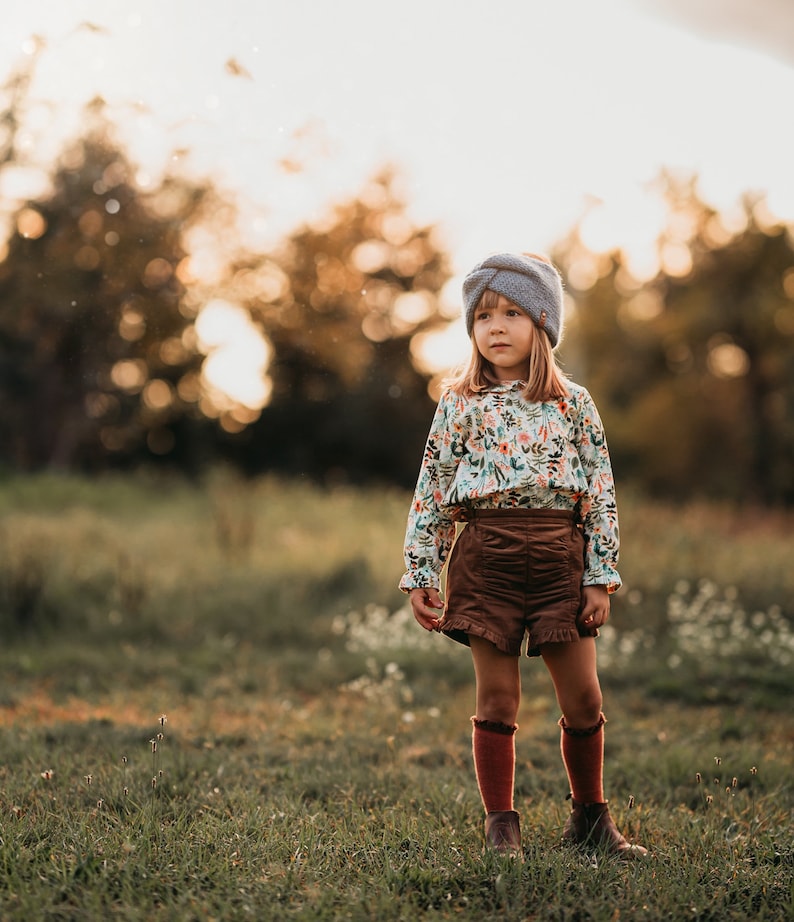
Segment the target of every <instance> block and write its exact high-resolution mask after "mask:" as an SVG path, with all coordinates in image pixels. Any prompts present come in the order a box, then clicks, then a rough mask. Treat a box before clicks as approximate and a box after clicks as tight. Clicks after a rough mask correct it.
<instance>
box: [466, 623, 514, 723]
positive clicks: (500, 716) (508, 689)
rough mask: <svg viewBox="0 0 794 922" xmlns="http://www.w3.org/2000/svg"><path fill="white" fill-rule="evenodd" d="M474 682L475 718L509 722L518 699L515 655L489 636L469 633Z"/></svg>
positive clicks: (512, 719) (511, 719) (511, 721)
mask: <svg viewBox="0 0 794 922" xmlns="http://www.w3.org/2000/svg"><path fill="white" fill-rule="evenodd" d="M469 641H470V643H471V657H472V660H473V661H474V678H475V680H476V683H477V719H478V720H489V721H495V722H497V723H501V724H506V725H507V726H512V725H513V724H515V722H516V718H517V717H518V707H519V705H520V703H521V673H520V672H519V668H518V657H517V656H510V655H509V654H508V653H502V651H501V650H499V649H497V648H496V647H495V646H494V645H493V644H492V643H491V642H490V641H489V640H484V639H483V638H482V637H475V636H474V635H469Z"/></svg>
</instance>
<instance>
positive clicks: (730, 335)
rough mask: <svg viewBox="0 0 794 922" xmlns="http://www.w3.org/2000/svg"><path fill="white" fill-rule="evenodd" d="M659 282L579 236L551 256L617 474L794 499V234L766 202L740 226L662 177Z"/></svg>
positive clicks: (669, 486) (683, 184) (652, 483)
mask: <svg viewBox="0 0 794 922" xmlns="http://www.w3.org/2000/svg"><path fill="white" fill-rule="evenodd" d="M664 184H665V197H666V200H667V202H668V206H669V219H668V225H667V227H666V229H665V231H664V232H663V233H662V235H661V236H660V238H659V242H658V248H659V263H660V269H659V272H658V274H657V275H656V277H655V278H654V279H652V280H651V281H649V282H647V283H645V284H643V283H641V282H639V281H637V280H636V279H634V278H633V277H632V275H631V272H630V270H629V261H628V260H627V258H626V256H625V254H623V253H622V252H620V251H616V252H612V253H607V254H594V253H591V252H589V251H588V250H587V248H586V247H585V246H584V245H583V243H582V241H581V236H580V234H579V231H578V229H575V230H574V232H572V234H571V235H570V236H569V238H568V239H567V240H565V241H563V242H562V243H561V244H560V246H559V247H558V248H557V250H556V251H555V254H554V256H555V260H556V261H557V263H558V265H560V266H561V267H562V268H563V271H564V274H565V275H566V277H567V286H568V289H569V291H570V292H571V294H572V296H573V298H574V301H575V303H576V309H575V312H574V315H573V318H572V321H571V323H570V325H569V329H568V331H567V333H566V341H565V345H564V353H563V354H564V355H565V356H566V357H567V358H568V361H569V364H571V365H572V366H573V367H574V368H575V369H576V373H577V374H580V375H581V377H582V379H583V380H584V381H586V382H587V384H588V386H589V387H590V388H591V390H592V392H593V395H594V397H595V398H596V400H597V402H598V403H599V406H600V409H601V412H602V415H603V416H604V418H605V421H606V423H607V429H608V432H609V436H610V447H611V450H612V454H613V457H614V461H615V466H616V470H617V472H618V475H619V476H622V477H624V478H626V479H628V480H632V481H634V482H636V483H638V484H639V485H641V486H642V487H644V488H646V489H649V490H651V491H653V492H655V493H657V494H660V495H664V496H667V497H675V498H683V497H686V496H691V495H697V494H702V495H706V496H712V497H722V498H730V499H735V500H745V501H754V502H762V503H766V504H779V503H785V504H793V503H794V229H792V228H791V227H787V226H785V225H784V224H782V223H780V222H778V221H777V220H775V219H774V218H773V217H772V216H771V215H770V214H769V212H768V210H767V208H766V205H765V202H764V200H763V199H761V198H757V197H756V198H752V197H746V198H745V200H744V202H743V204H742V209H741V211H742V214H741V216H740V220H739V221H738V222H737V221H736V218H735V217H734V219H733V221H732V222H731V223H730V225H729V223H728V221H727V219H726V218H725V217H724V216H722V215H720V214H719V213H718V212H716V211H715V210H714V209H713V208H711V207H709V206H708V205H707V204H705V203H704V202H703V201H701V200H700V198H699V196H698V194H697V191H696V185H695V180H694V179H693V178H690V179H688V180H686V181H680V180H679V181H674V180H673V179H671V178H670V177H666V178H664Z"/></svg>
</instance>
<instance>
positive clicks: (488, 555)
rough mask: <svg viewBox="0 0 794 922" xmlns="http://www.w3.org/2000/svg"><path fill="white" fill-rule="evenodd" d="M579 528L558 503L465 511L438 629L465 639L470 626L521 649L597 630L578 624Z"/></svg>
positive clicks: (502, 645)
mask: <svg viewBox="0 0 794 922" xmlns="http://www.w3.org/2000/svg"><path fill="white" fill-rule="evenodd" d="M583 574H584V536H583V534H582V530H581V528H580V527H579V525H578V524H577V519H576V515H575V514H574V513H573V512H566V511H564V510H560V509H485V510H478V511H475V512H473V513H471V515H470V517H469V521H468V524H467V525H466V527H465V528H464V529H463V530H462V531H461V532H460V534H459V535H458V538H457V541H456V542H455V546H454V547H453V549H452V554H451V557H450V560H449V566H448V568H447V585H446V596H447V603H446V610H445V613H444V620H443V621H442V624H441V630H442V632H443V633H444V634H447V635H448V636H449V637H451V638H452V639H453V640H457V641H458V642H459V643H463V644H466V645H467V646H469V634H474V635H476V636H478V637H484V638H486V639H487V640H490V641H491V642H492V643H493V644H495V645H496V647H498V649H500V650H502V651H503V652H504V653H509V654H511V655H513V656H520V654H521V648H522V645H523V643H524V637H525V635H528V636H527V650H526V652H527V656H539V655H540V647H541V645H542V644H545V643H564V642H569V641H577V640H579V638H580V637H594V636H598V631H597V630H596V629H595V628H583V629H580V628H579V627H578V626H577V624H576V617H577V615H578V614H579V608H580V605H581V600H582V576H583Z"/></svg>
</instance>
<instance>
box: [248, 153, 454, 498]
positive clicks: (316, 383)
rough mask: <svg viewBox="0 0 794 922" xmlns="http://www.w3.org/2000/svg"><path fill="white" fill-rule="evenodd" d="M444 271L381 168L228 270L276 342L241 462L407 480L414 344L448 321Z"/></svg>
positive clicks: (430, 239) (411, 473) (413, 454)
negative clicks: (268, 393)
mask: <svg viewBox="0 0 794 922" xmlns="http://www.w3.org/2000/svg"><path fill="white" fill-rule="evenodd" d="M449 275H450V272H449V268H448V260H447V257H446V256H445V254H444V253H443V252H442V251H441V250H440V249H439V244H438V241H437V239H436V234H435V232H434V230H433V228H432V227H416V226H415V225H414V224H413V223H412V222H411V220H410V219H409V217H408V215H407V214H406V206H405V203H404V202H402V200H401V199H400V197H399V195H398V194H397V192H396V191H395V176H394V174H393V172H391V171H386V172H384V173H383V174H381V175H380V176H377V177H375V178H373V179H372V180H371V181H370V182H369V183H367V184H366V185H365V187H364V188H363V189H362V191H361V193H360V194H359V195H358V196H357V197H356V198H355V199H353V200H352V201H348V202H345V203H343V204H340V205H338V206H336V207H335V208H334V209H333V210H332V211H331V212H330V213H329V214H328V215H327V216H325V217H324V218H323V219H322V221H320V222H318V223H317V224H315V225H307V226H304V227H300V228H298V229H297V230H296V231H295V232H294V233H292V234H291V235H290V236H289V237H288V238H287V240H286V241H285V242H284V244H283V246H282V248H281V250H280V252H279V253H276V254H273V255H272V256H269V257H262V256H258V257H254V258H253V260H252V261H251V262H250V264H244V265H238V266H235V267H234V278H235V279H240V278H243V279H244V280H245V286H246V288H247V289H249V290H250V288H251V278H252V277H253V278H254V279H259V285H258V286H256V285H255V286H254V291H253V293H252V294H250V295H248V297H247V299H246V298H245V297H244V298H243V300H244V303H246V304H247V306H248V308H249V310H250V311H251V313H252V315H253V316H254V317H256V318H257V319H258V321H259V323H260V324H261V327H262V330H263V332H264V335H265V336H266V337H267V339H268V340H269V341H270V343H271V344H272V346H273V361H272V363H271V365H270V368H269V369H268V373H269V375H270V377H271V379H272V382H273V393H272V397H271V400H270V402H269V404H268V405H267V406H266V407H265V408H264V409H263V411H262V413H261V416H260V418H259V420H258V421H257V422H256V423H254V424H253V425H252V426H250V427H249V431H248V432H247V433H246V438H245V441H244V451H243V452H241V453H240V454H239V455H238V458H239V461H240V463H241V464H242V465H243V467H244V468H246V469H248V470H250V471H254V472H258V471H262V470H269V471H276V472H286V473H289V474H295V473H300V474H308V475H309V476H311V477H313V478H315V479H320V480H328V479H331V480H333V479H334V478H335V477H336V478H339V477H341V478H343V479H345V480H349V481H352V482H354V483H362V482H364V481H372V480H375V481H381V482H388V483H396V484H400V485H403V486H405V485H407V484H408V483H410V484H411V485H412V484H413V482H414V480H415V477H416V471H415V468H416V465H417V463H418V462H417V459H418V457H419V453H420V452H421V446H422V444H423V443H424V440H425V437H426V435H427V427H428V424H429V419H430V416H431V415H432V410H433V405H432V402H431V401H430V399H429V397H428V394H427V378H426V377H425V376H424V375H423V374H421V373H420V372H419V371H418V370H417V369H416V368H415V367H414V365H413V364H412V362H411V357H410V356H411V341H412V339H413V338H414V337H415V336H416V335H417V334H419V333H422V332H424V331H426V330H428V329H432V328H433V327H437V326H440V325H444V324H445V322H446V321H445V319H444V318H443V316H442V315H441V313H440V306H439V292H440V291H441V289H442V288H443V286H444V284H445V283H446V281H447V280H448V278H449Z"/></svg>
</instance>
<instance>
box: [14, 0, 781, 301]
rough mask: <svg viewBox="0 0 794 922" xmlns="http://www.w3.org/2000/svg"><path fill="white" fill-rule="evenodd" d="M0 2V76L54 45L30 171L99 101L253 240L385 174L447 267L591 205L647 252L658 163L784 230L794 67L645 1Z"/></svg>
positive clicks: (148, 160) (720, 201) (597, 227)
mask: <svg viewBox="0 0 794 922" xmlns="http://www.w3.org/2000/svg"><path fill="white" fill-rule="evenodd" d="M747 5H748V6H752V0H747ZM657 6H664V3H663V2H657ZM733 6H734V7H736V6H737V2H734V4H733ZM8 7H9V8H8V9H5V10H4V11H3V25H2V31H0V79H4V78H5V77H6V76H7V75H8V74H10V73H11V71H12V69H13V68H14V66H15V65H18V64H20V63H22V62H24V61H26V60H27V61H29V60H30V57H29V55H30V52H31V51H32V49H33V47H34V45H33V41H32V37H33V36H34V35H38V36H40V37H41V38H42V39H43V40H44V42H45V43H46V47H45V48H44V50H43V51H42V52H41V54H40V56H39V63H38V66H37V70H36V77H35V80H34V83H33V86H32V92H33V96H34V97H35V98H36V99H37V100H41V101H44V102H46V103H47V106H46V107H41V108H39V110H38V111H37V113H34V114H35V118H33V119H32V121H31V124H30V125H29V126H28V127H29V130H28V133H27V134H26V142H27V144H28V146H29V150H30V151H31V152H32V153H33V154H34V155H35V156H36V157H37V158H41V157H42V156H44V157H46V156H48V155H49V156H51V157H52V156H54V155H55V154H57V152H58V151H59V149H60V146H61V143H62V140H63V139H64V138H65V137H70V136H74V135H76V134H78V133H79V129H80V121H79V120H80V112H81V108H82V106H83V105H84V103H85V102H87V101H88V100H90V99H91V98H92V97H94V96H95V95H97V94H101V95H102V96H103V97H104V98H105V99H106V101H107V102H108V104H109V110H108V112H109V115H110V116H111V118H112V119H113V120H114V121H115V122H116V123H117V124H118V125H119V128H120V131H119V135H120V138H121V140H122V141H123V143H124V144H125V145H126V146H127V148H128V149H129V151H130V153H131V155H132V157H133V159H134V160H136V161H137V162H138V163H139V164H141V166H142V167H143V169H144V171H145V172H148V173H149V174H150V175H151V176H152V177H155V178H156V176H157V175H158V174H159V173H160V172H161V171H162V169H163V168H164V166H166V165H168V164H169V162H173V161H172V157H173V153H174V151H181V153H180V154H179V155H178V158H177V160H178V162H179V165H180V167H181V168H182V169H184V170H186V171H187V172H189V173H193V174H195V175H198V176H203V175H211V176H212V177H213V178H215V179H216V180H217V181H218V182H219V183H220V185H221V187H222V188H224V189H225V190H228V192H229V194H231V195H234V196H235V197H237V198H238V199H239V201H240V203H241V206H242V208H243V212H244V232H245V234H246V235H247V236H248V237H249V239H250V240H251V241H252V242H253V243H256V244H257V245H265V246H266V245H267V244H268V243H269V242H272V241H275V240H278V238H279V236H280V235H283V234H284V233H285V232H287V231H288V230H289V229H290V228H291V227H293V226H294V225H295V224H297V223H300V222H302V221H304V220H309V219H311V218H312V217H313V216H315V215H319V214H321V213H322V211H323V210H324V208H325V207H326V206H327V204H328V203H329V202H332V201H334V200H341V199H344V198H346V197H349V196H351V195H354V194H355V193H356V192H357V190H358V189H359V188H360V186H361V185H363V183H364V181H365V180H366V179H367V178H368V177H369V176H370V175H372V174H373V173H374V172H375V171H376V170H377V169H378V168H379V167H380V166H382V165H383V164H384V163H387V162H388V163H393V164H396V165H397V166H398V167H399V168H400V170H401V171H402V174H403V176H404V179H405V188H404V192H405V196H406V199H407V200H408V202H409V203H410V205H411V213H412V215H413V216H414V218H415V219H416V220H418V221H421V222H423V223H424V222H427V223H434V224H439V225H440V227H441V229H442V233H443V238H442V239H443V240H444V241H445V244H446V248H447V250H448V251H449V252H450V254H451V256H452V260H453V265H454V268H455V271H456V273H457V274H458V276H461V275H462V274H464V273H465V272H466V271H467V270H468V268H470V266H471V265H472V264H473V263H474V262H476V261H478V260H479V259H481V258H483V257H484V256H485V255H487V254H488V253H490V252H492V251H494V250H502V249H505V250H536V251H537V250H544V249H548V248H549V247H550V246H551V245H552V244H553V243H554V242H555V240H557V239H559V238H560V237H561V236H562V235H563V234H565V233H566V232H567V231H568V230H569V229H570V228H571V226H572V225H573V224H574V222H575V221H576V220H577V219H578V218H579V217H580V216H581V215H582V214H583V213H584V211H585V210H586V209H590V210H591V219H590V232H591V235H592V242H593V243H594V244H600V245H602V246H604V247H607V246H609V245H613V244H620V243H623V244H626V245H629V244H635V243H637V242H640V243H641V242H642V241H643V240H648V239H649V238H650V237H652V236H653V235H654V233H655V230H656V228H657V227H658V222H659V219H660V213H659V209H658V205H657V204H656V203H655V202H654V201H653V199H652V198H651V197H649V195H648V193H647V186H648V184H649V181H650V180H652V179H653V178H654V177H655V176H656V175H657V174H658V172H659V170H660V169H661V168H662V167H670V168H682V169H684V170H687V171H690V170H694V171H697V172H698V173H699V174H700V176H701V190H702V194H703V195H704V196H705V197H706V198H707V199H708V200H709V201H711V202H712V203H714V204H715V205H717V206H719V207H729V206H730V205H731V204H732V203H735V202H736V200H737V199H738V196H739V195H740V194H741V193H742V192H745V191H747V190H760V191H764V192H766V193H767V195H768V197H769V201H770V205H771V207H772V209H773V211H774V212H775V213H777V214H779V215H780V216H782V217H785V218H789V219H794V170H792V166H791V165H792V163H794V119H792V118H791V100H792V99H794V67H792V66H790V65H789V64H786V63H784V62H783V61H781V60H779V59H774V58H772V57H770V56H766V55H764V54H762V53H761V52H759V51H753V50H750V49H748V48H742V47H739V46H738V45H730V44H724V43H720V42H718V41H716V40H713V39H709V37H708V35H707V34H705V35H704V33H703V30H702V29H701V30H700V31H699V32H698V34H695V33H694V32H689V31H687V29H686V28H685V27H684V25H682V24H678V23H676V24H674V23H673V21H671V20H670V19H661V18H658V17H657V16H654V14H653V12H652V11H651V9H650V8H649V5H648V4H647V3H646V4H640V5H639V8H638V4H636V3H632V2H631V0H599V2H597V3H595V2H593V0H559V2H553V3H550V2H546V0H537V2H534V0H491V2H488V3H486V2H484V0H402V2H401V3H400V4H385V3H378V2H373V0H334V2H333V3H325V2H319V0H289V2H286V0H283V2H282V0H225V2H223V3H219V2H215V3H197V2H196V0H137V2H133V3H129V2H126V0H125V2H121V0H69V2H68V3H65V2H64V0H27V2H25V3H15V4H9V5H8ZM790 15H791V16H793V17H794V7H792V12H791V14H790ZM26 55H27V57H26ZM229 62H233V63H232V64H231V65H230V64H229ZM235 70H236V73H232V71H235ZM285 161H286V162H289V163H299V164H300V165H301V166H302V169H301V170H300V171H297V172H296V171H291V170H290V169H288V168H285V165H284V164H285ZM0 192H2V190H0ZM599 203H603V204H599ZM456 281H457V280H456ZM454 290H455V291H456V290H457V289H454Z"/></svg>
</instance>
